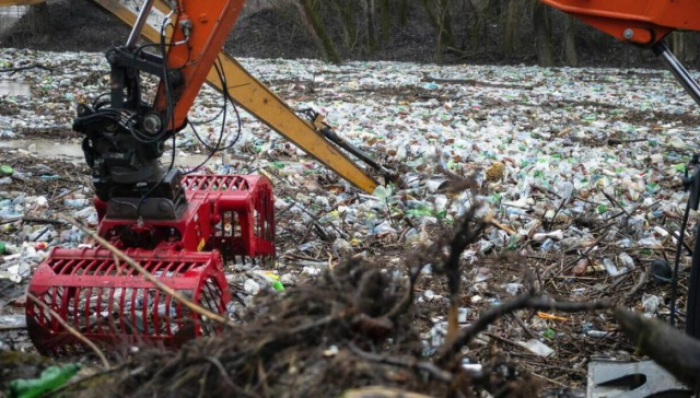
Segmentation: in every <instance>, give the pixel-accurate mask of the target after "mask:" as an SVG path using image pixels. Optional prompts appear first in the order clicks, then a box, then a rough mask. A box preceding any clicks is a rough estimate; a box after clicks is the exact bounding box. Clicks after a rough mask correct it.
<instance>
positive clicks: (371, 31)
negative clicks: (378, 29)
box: [362, 0, 377, 53]
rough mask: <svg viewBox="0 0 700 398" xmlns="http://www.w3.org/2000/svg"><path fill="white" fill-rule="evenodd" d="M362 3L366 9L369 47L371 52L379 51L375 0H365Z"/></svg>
mask: <svg viewBox="0 0 700 398" xmlns="http://www.w3.org/2000/svg"><path fill="white" fill-rule="evenodd" d="M362 5H363V6H364V9H365V23H366V34H367V47H368V48H369V52H370V53H374V52H375V51H377V35H376V33H375V28H374V25H375V23H374V0H363V1H362Z"/></svg>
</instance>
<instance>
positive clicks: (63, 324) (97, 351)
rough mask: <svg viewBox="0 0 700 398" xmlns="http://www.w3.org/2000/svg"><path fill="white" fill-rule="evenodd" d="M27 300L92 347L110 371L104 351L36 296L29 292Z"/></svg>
mask: <svg viewBox="0 0 700 398" xmlns="http://www.w3.org/2000/svg"><path fill="white" fill-rule="evenodd" d="M27 298H28V299H29V300H31V301H33V302H34V303H35V304H36V305H38V306H40V307H41V308H43V309H44V311H46V312H48V313H49V314H51V317H52V318H53V319H55V320H56V321H57V322H58V323H60V324H61V326H63V327H64V328H66V330H68V332H69V333H70V334H72V335H73V336H75V337H76V338H77V339H78V340H80V341H82V342H83V343H85V344H86V345H87V346H88V347H90V349H91V350H93V351H95V354H97V356H98V357H99V358H100V361H102V365H104V367H105V369H107V370H109V368H110V365H109V361H108V360H107V357H105V355H104V354H103V353H102V351H100V349H99V348H97V346H96V345H95V343H93V342H92V341H90V340H89V339H88V338H87V337H85V336H84V335H83V334H82V333H80V332H79V331H77V330H76V329H74V328H73V327H72V326H71V325H69V324H68V323H67V322H66V321H65V320H63V318H61V316H60V315H58V313H57V312H56V311H54V310H52V309H51V307H49V306H48V305H47V304H46V303H44V302H43V301H41V300H39V299H38V298H37V297H36V296H34V295H33V294H32V293H29V292H27Z"/></svg>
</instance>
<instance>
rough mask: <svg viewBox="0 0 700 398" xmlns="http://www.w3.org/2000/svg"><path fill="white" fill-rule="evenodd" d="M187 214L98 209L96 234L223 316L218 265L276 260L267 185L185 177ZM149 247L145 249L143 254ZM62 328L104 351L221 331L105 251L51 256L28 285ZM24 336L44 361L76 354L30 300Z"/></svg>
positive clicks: (224, 288)
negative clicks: (114, 214) (155, 216)
mask: <svg viewBox="0 0 700 398" xmlns="http://www.w3.org/2000/svg"><path fill="white" fill-rule="evenodd" d="M182 184H183V186H184V188H185V192H186V196H187V208H186V210H185V211H184V213H183V215H182V216H181V217H179V218H178V219H174V220H173V219H171V220H168V219H165V220H145V221H144V222H143V223H142V224H141V223H136V222H135V221H134V220H133V219H116V218H107V217H106V210H107V204H106V203H104V202H101V201H100V200H96V201H95V208H96V210H97V213H98V218H99V220H100V225H99V228H98V234H99V235H100V236H101V237H103V238H105V239H106V240H108V241H109V242H110V243H111V244H113V245H114V246H116V247H117V248H119V249H121V250H123V251H125V253H126V254H127V255H129V256H130V257H132V258H133V259H134V260H135V261H137V262H139V263H140V264H141V266H143V267H144V268H145V269H146V270H147V271H148V272H150V273H151V274H153V275H154V276H156V277H157V278H159V279H160V280H161V281H162V282H163V283H165V284H167V285H168V286H170V287H171V288H173V289H175V290H176V291H178V292H179V293H180V294H182V295H183V296H185V297H187V298H189V299H190V300H192V301H194V302H196V303H199V304H200V305H202V306H204V307H205V308H207V309H209V310H210V311H212V312H214V313H217V314H222V315H225V314H227V311H226V305H227V304H228V303H229V302H230V300H231V293H230V292H229V287H228V285H227V283H226V279H225V277H224V273H223V263H222V260H223V261H226V260H229V259H234V260H235V258H236V257H239V258H241V259H246V258H250V259H252V260H253V261H255V260H256V259H260V260H268V259H272V258H273V257H274V255H275V246H274V236H275V219H274V202H273V200H274V199H273V196H272V185H271V184H270V181H269V180H268V179H267V178H265V177H262V176H232V175H226V176H220V175H190V176H186V177H184V178H183V179H182ZM146 249H148V250H146ZM29 292H30V293H32V294H34V295H35V296H36V297H38V298H39V299H40V300H42V301H43V302H44V303H46V305H48V306H49V308H51V309H52V310H54V311H55V312H56V313H57V314H58V315H59V316H60V317H61V318H62V319H63V320H65V321H66V322H67V323H68V324H69V325H71V326H72V327H73V328H75V329H77V330H78V331H79V332H80V333H82V334H83V335H85V337H87V338H88V339H89V340H91V341H94V342H95V343H98V344H102V345H103V346H114V345H115V344H119V343H127V344H141V343H146V344H149V343H151V344H154V343H155V344H161V345H163V346H165V347H172V348H177V347H179V346H180V345H181V344H182V343H184V342H186V341H188V340H190V339H192V338H195V337H198V336H201V335H210V334H212V333H215V332H216V331H217V330H216V328H215V327H214V326H213V325H210V324H207V323H206V322H203V321H202V320H201V319H200V318H199V316H198V315H197V314H194V313H192V312H190V311H189V310H188V309H187V308H186V307H184V306H183V305H182V303H179V302H175V301H173V300H172V298H170V297H169V296H166V295H165V294H164V293H163V292H161V291H159V290H158V289H157V288H156V287H155V286H154V285H153V284H152V283H151V282H148V281H147V280H146V279H145V278H144V277H143V276H141V275H139V274H138V272H136V270H135V269H132V268H131V267H129V266H128V265H127V264H122V265H121V266H120V265H119V263H118V262H115V260H114V259H113V256H112V254H111V253H110V252H109V251H107V250H106V249H96V250H78V249H72V250H71V249H54V250H53V251H52V252H51V254H50V255H49V256H48V258H47V259H46V260H45V261H44V262H43V263H42V264H41V265H40V266H39V268H38V269H37V272H36V274H35V275H34V277H33V279H32V281H31V282H30V285H29ZM26 313H27V326H28V328H29V335H30V337H31V339H32V341H33V343H34V345H35V346H36V347H37V349H38V350H39V351H40V352H41V353H44V354H63V353H68V352H71V351H74V350H77V349H79V350H81V351H82V349H83V348H84V347H82V343H80V341H79V340H78V339H76V338H75V337H73V336H72V335H70V334H69V333H68V332H67V331H66V330H65V329H64V328H63V327H62V326H61V325H60V324H59V322H58V321H57V320H56V319H54V318H53V317H52V316H51V314H50V313H49V312H48V311H45V310H44V309H43V308H42V307H41V306H39V305H37V304H36V303H34V302H32V301H27V310H26Z"/></svg>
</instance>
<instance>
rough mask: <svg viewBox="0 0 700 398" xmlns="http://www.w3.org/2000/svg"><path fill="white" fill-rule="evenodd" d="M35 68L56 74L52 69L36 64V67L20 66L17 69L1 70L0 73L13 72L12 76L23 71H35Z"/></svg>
mask: <svg viewBox="0 0 700 398" xmlns="http://www.w3.org/2000/svg"><path fill="white" fill-rule="evenodd" d="M34 68H37V69H43V70H47V71H49V72H54V71H55V70H54V69H52V68H48V67H46V66H44V65H42V64H39V63H35V64H34V65H28V66H20V67H17V68H7V69H0V73H5V72H11V73H10V75H14V74H15V73H17V72H21V71H23V70H29V69H34Z"/></svg>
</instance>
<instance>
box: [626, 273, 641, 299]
mask: <svg viewBox="0 0 700 398" xmlns="http://www.w3.org/2000/svg"><path fill="white" fill-rule="evenodd" d="M646 282H647V270H645V269H642V273H641V274H640V275H639V280H638V281H637V283H636V284H635V285H634V286H633V287H632V289H630V290H629V291H628V292H627V293H625V295H624V296H623V297H624V298H628V297H632V295H633V294H635V293H637V291H638V290H639V289H641V288H642V286H644V284H645V283H646Z"/></svg>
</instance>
